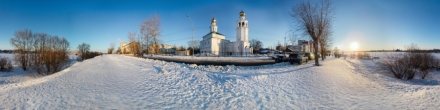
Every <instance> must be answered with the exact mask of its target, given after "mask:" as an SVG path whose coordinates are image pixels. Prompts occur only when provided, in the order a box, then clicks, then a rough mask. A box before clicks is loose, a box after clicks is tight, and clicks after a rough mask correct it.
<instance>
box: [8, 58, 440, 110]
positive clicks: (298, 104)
mask: <svg viewBox="0 0 440 110" xmlns="http://www.w3.org/2000/svg"><path fill="white" fill-rule="evenodd" d="M322 64H323V65H324V66H319V67H315V66H312V63H311V62H309V63H307V64H303V65H295V66H292V65H290V64H288V63H279V64H274V65H265V66H255V67H236V66H197V65H186V64H180V63H170V62H164V61H156V60H148V59H140V58H134V57H129V56H120V55H105V56H103V57H96V58H94V59H90V60H86V61H84V62H78V63H76V64H74V65H73V66H72V67H70V68H68V69H66V70H63V71H61V72H59V73H56V74H54V75H50V76H46V77H43V78H38V79H35V80H29V81H26V82H22V83H17V84H8V85H0V101H1V105H0V109H14V108H18V109H22V108H23V109H169V108H174V109H292V108H293V109H313V108H318V109H387V108H389V109H392V108H394V109H396V108H399V109H404V108H409V109H411V108H412V109H415V108H418V109H420V108H422V109H423V108H426V109H434V108H438V107H439V103H438V99H437V97H438V96H439V92H438V91H439V90H440V89H439V87H438V86H429V87H424V86H417V87H413V85H406V84H400V83H398V84H394V85H393V84H384V83H386V82H384V81H382V80H372V79H371V77H369V75H366V74H372V73H374V71H371V70H368V69H365V67H363V66H362V65H357V64H355V63H351V62H347V61H345V60H341V59H330V60H327V61H325V62H323V63H322ZM384 85H385V86H384ZM390 86H393V87H390ZM395 86H397V87H395ZM407 86H411V87H412V88H414V89H403V90H402V89H399V87H401V88H406V87H407ZM431 95H432V96H431ZM433 96H435V97H433ZM425 102H429V103H425ZM423 104H425V105H423ZM426 104H427V105H426ZM430 107H433V108H430Z"/></svg>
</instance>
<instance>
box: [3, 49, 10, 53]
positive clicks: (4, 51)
mask: <svg viewBox="0 0 440 110" xmlns="http://www.w3.org/2000/svg"><path fill="white" fill-rule="evenodd" d="M12 52H13V50H1V49H0V53H12Z"/></svg>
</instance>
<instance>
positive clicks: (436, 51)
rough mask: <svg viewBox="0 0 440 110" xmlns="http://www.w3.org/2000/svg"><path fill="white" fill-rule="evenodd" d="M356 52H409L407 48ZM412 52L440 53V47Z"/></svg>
mask: <svg viewBox="0 0 440 110" xmlns="http://www.w3.org/2000/svg"><path fill="white" fill-rule="evenodd" d="M356 52H408V51H407V50H400V49H396V50H370V51H356ZM411 52H431V53H440V49H432V50H415V51H414V50H412V51H411Z"/></svg>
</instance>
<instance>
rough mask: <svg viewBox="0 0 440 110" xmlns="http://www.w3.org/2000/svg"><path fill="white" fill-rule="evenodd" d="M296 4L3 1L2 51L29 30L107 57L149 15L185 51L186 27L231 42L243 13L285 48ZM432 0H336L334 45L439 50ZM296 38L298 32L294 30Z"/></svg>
mask: <svg viewBox="0 0 440 110" xmlns="http://www.w3.org/2000/svg"><path fill="white" fill-rule="evenodd" d="M297 2H299V1H298V0H243V1H239V0H125V1H122V0H99V1H93V0H76V1H67V0H60V1H53V0H50V1H49V0H29V1H21V0H1V1H0V49H12V46H11V45H10V43H9V40H10V38H12V37H13V34H14V32H15V31H17V30H20V29H31V30H32V31H33V32H45V33H48V34H50V35H57V36H61V37H66V38H67V40H68V41H69V42H70V44H71V49H70V50H76V47H77V46H78V44H80V43H82V42H85V43H88V44H90V45H91V50H93V51H103V52H104V51H106V49H107V48H108V47H109V45H110V43H112V42H114V43H116V44H117V47H118V46H119V41H118V39H121V40H122V41H127V34H128V32H133V31H136V32H138V33H139V24H140V23H141V22H143V21H144V20H145V19H147V18H148V17H149V16H151V15H153V14H154V13H156V14H158V15H159V16H160V17H161V29H162V36H160V39H161V40H162V41H164V43H166V44H171V45H176V46H180V45H184V46H186V47H187V46H188V44H187V42H188V41H190V40H191V22H190V21H189V20H188V18H187V17H186V14H188V15H189V16H190V17H191V19H192V20H193V22H194V27H195V32H194V39H196V40H201V39H202V37H203V35H205V34H207V33H209V26H210V20H211V19H212V18H213V17H215V18H216V19H217V25H218V31H219V32H220V33H222V34H224V35H226V39H229V40H232V41H235V28H236V25H235V22H236V20H238V18H239V12H240V11H241V10H242V9H243V11H245V13H246V19H247V20H248V21H249V39H258V40H261V41H263V44H264V46H265V47H268V46H274V45H276V43H277V42H278V41H279V42H284V36H285V33H286V32H287V31H288V30H291V29H294V27H295V26H294V23H293V20H292V18H291V17H290V15H289V12H290V9H291V7H292V5H294V4H295V3H297ZM438 4H440V1H437V0H423V1H419V0H334V1H333V5H334V7H335V9H336V10H335V16H334V22H333V27H332V29H333V36H332V37H333V39H334V42H333V46H337V47H339V48H342V49H343V50H348V49H349V45H350V44H351V43H352V42H358V43H359V47H360V50H382V49H393V48H404V46H405V45H408V44H411V43H416V44H418V45H419V46H420V47H421V48H423V49H433V48H440V43H439V42H440V33H439V32H440V25H439V24H440V21H439V20H440V7H438V6H437V5H438ZM296 33H300V32H296Z"/></svg>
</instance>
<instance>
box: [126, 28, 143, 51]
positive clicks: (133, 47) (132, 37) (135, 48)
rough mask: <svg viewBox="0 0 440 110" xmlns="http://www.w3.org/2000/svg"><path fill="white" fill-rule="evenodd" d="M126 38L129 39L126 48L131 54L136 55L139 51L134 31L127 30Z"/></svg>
mask: <svg viewBox="0 0 440 110" xmlns="http://www.w3.org/2000/svg"><path fill="white" fill-rule="evenodd" d="M127 37H128V39H129V40H130V43H129V44H128V49H129V50H130V52H131V53H132V54H133V55H136V54H137V53H139V49H140V45H139V42H138V41H137V38H136V32H129V33H128V36H127Z"/></svg>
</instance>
